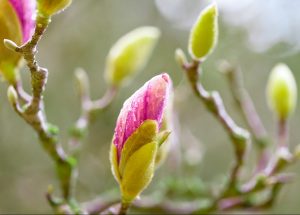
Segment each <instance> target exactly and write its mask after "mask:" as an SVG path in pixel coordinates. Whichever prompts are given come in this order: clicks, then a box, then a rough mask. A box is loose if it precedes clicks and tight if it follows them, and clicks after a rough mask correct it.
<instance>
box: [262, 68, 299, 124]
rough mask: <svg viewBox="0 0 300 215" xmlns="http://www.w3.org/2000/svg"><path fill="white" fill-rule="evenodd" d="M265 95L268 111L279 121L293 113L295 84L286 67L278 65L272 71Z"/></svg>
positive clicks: (295, 97)
mask: <svg viewBox="0 0 300 215" xmlns="http://www.w3.org/2000/svg"><path fill="white" fill-rule="evenodd" d="M266 94H267V99H268V104H269V107H270V109H271V110H272V111H273V112H274V113H275V115H276V116H277V117H278V118H279V119H280V120H285V119H286V118H288V117H289V115H290V114H291V113H292V112H293V111H294V109H295V107H296V103H297V84H296V81H295V78H294V76H293V73H292V72H291V70H290V69H289V67H288V66H287V65H285V64H283V63H280V64H277V65H276V66H275V67H274V68H273V69H272V71H271V74H270V76H269V80H268V84H267V92H266Z"/></svg>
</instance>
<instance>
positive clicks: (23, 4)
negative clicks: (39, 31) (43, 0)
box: [0, 0, 36, 83]
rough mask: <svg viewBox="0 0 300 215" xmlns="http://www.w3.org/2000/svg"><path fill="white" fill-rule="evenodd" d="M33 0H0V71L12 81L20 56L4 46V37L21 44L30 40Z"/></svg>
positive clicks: (33, 11)
mask: <svg viewBox="0 0 300 215" xmlns="http://www.w3.org/2000/svg"><path fill="white" fill-rule="evenodd" d="M35 7H36V1H35V0H0V11H1V12H0V73H1V74H2V75H3V76H4V78H5V79H6V80H7V81H8V82H10V83H13V82H14V81H15V78H16V77H15V76H16V74H15V69H16V68H17V66H18V64H19V62H20V59H21V56H20V55H19V54H18V53H16V52H14V51H12V50H9V49H7V48H6V47H5V46H4V43H3V41H4V39H9V40H11V41H13V42H14V43H16V44H17V45H21V44H24V43H26V42H27V41H28V40H30V38H31V36H32V34H33V31H34V28H35Z"/></svg>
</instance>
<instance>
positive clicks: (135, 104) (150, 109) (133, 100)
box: [113, 74, 171, 157]
mask: <svg viewBox="0 0 300 215" xmlns="http://www.w3.org/2000/svg"><path fill="white" fill-rule="evenodd" d="M170 86H171V80H170V78H169V75H167V74H162V75H158V76H155V77H154V78H152V79H151V80H150V81H148V82H147V83H145V84H144V86H143V87H141V88H140V89H139V90H138V91H136V92H135V93H134V94H133V95H132V96H131V97H130V98H129V99H128V100H127V101H125V103H124V105H123V108H122V110H121V112H120V115H119V118H118V120H117V125H116V129H115V136H114V140H113V142H114V144H115V146H116V147H117V149H118V157H120V155H121V151H122V148H123V146H124V143H125V142H126V140H127V139H128V137H129V136H130V135H131V134H132V133H133V132H134V131H135V130H136V129H137V128H138V127H139V126H140V125H141V124H142V123H143V122H144V121H145V120H155V121H156V122H157V124H158V127H160V125H161V122H162V117H163V112H164V109H165V106H166V104H167V99H168V97H169V90H170Z"/></svg>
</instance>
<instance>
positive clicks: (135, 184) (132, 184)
mask: <svg viewBox="0 0 300 215" xmlns="http://www.w3.org/2000/svg"><path fill="white" fill-rule="evenodd" d="M157 148H158V143H157V142H151V143H147V144H145V145H143V146H142V147H140V149H138V150H137V151H135V153H133V154H132V155H131V156H130V158H129V159H128V161H127V164H126V167H125V169H124V174H123V178H122V182H121V193H122V201H123V202H128V203H130V202H132V201H133V200H134V199H135V198H136V196H138V195H139V194H140V193H141V192H142V191H143V190H144V189H145V188H146V187H147V186H148V185H149V183H150V182H151V180H152V177H153V173H154V169H155V157H156V153H157Z"/></svg>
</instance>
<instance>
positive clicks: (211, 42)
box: [189, 4, 218, 60]
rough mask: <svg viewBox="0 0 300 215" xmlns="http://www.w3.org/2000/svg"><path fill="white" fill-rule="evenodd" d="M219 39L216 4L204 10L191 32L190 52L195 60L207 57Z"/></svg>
mask: <svg viewBox="0 0 300 215" xmlns="http://www.w3.org/2000/svg"><path fill="white" fill-rule="evenodd" d="M217 40H218V9H217V5H216V4H212V5H210V6H208V7H207V8H206V9H204V10H203V11H202V13H201V14H200V16H199V18H198V20H197V21H196V23H195V24H194V27H193V28H192V30H191V33H190V39H189V53H190V55H191V56H192V58H193V59H195V60H201V59H205V58H206V57H207V56H208V55H209V54H210V53H211V52H212V51H213V50H214V48H215V46H216V44H217Z"/></svg>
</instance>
